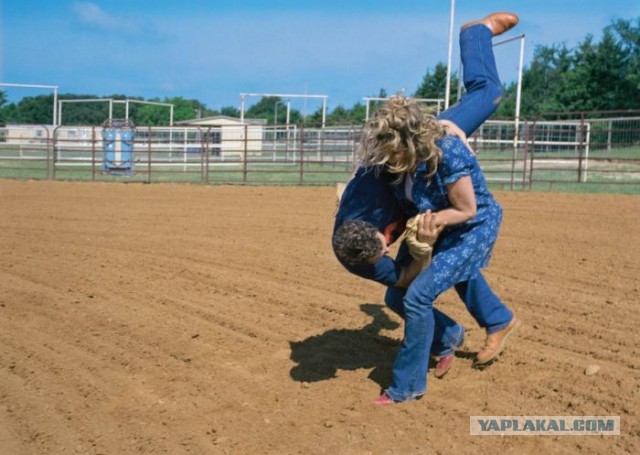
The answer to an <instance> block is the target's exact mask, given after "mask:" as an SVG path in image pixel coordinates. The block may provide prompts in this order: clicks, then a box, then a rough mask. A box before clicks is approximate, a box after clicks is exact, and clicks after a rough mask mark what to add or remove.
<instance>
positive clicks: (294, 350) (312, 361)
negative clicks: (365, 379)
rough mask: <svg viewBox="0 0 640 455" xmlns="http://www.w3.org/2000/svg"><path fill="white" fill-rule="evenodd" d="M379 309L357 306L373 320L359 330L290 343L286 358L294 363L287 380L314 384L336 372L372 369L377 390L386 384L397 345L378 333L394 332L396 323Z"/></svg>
mask: <svg viewBox="0 0 640 455" xmlns="http://www.w3.org/2000/svg"><path fill="white" fill-rule="evenodd" d="M383 308H384V306H383V305H376V304H371V303H363V304H361V305H360V309H361V310H362V311H363V312H364V313H365V314H367V315H369V316H371V317H372V318H373V320H372V321H371V322H370V323H369V324H367V325H366V326H364V327H362V328H360V329H332V330H328V331H326V332H325V333H322V334H320V335H315V336H312V337H309V338H307V339H306V340H303V341H292V342H290V343H289V344H290V346H291V356H290V358H291V360H293V361H294V362H296V363H297V364H298V365H296V366H294V367H293V368H292V369H291V372H290V374H291V377H292V378H293V379H294V380H295V381H300V382H317V381H324V380H327V379H331V378H334V377H335V376H336V373H337V371H338V370H357V369H360V368H374V370H373V371H372V372H371V373H370V374H369V378H370V379H371V380H372V381H374V382H376V383H378V384H380V385H381V387H382V386H383V384H388V383H389V380H390V377H391V366H392V364H393V359H394V357H395V355H396V352H397V350H398V347H399V345H400V342H399V341H398V340H395V339H393V338H389V337H387V336H384V335H380V331H381V330H394V329H397V328H398V327H399V324H398V323H397V322H395V321H393V320H391V318H389V316H388V315H387V314H386V313H385V312H384V311H383Z"/></svg>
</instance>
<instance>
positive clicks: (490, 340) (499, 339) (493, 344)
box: [473, 314, 520, 367]
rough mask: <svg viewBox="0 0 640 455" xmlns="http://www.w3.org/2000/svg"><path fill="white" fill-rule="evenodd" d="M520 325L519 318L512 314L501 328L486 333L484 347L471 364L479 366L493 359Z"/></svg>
mask: <svg viewBox="0 0 640 455" xmlns="http://www.w3.org/2000/svg"><path fill="white" fill-rule="evenodd" d="M519 326H520V320H519V319H518V318H516V315H515V314H514V315H513V318H512V319H511V322H510V323H509V325H508V326H506V327H505V328H504V329H502V330H498V331H497V332H494V333H492V334H489V335H487V339H486V341H485V342H484V347H483V348H482V349H481V350H480V352H478V354H477V355H476V360H475V362H473V366H475V367H481V366H483V365H486V364H488V363H490V362H491V361H492V360H495V358H496V357H498V355H500V353H501V352H502V350H503V349H504V345H505V344H506V342H507V339H508V338H509V337H510V336H511V334H512V333H513V332H515V330H516V329H517V328H518V327H519Z"/></svg>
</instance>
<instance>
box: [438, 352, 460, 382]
mask: <svg viewBox="0 0 640 455" xmlns="http://www.w3.org/2000/svg"><path fill="white" fill-rule="evenodd" d="M454 358H455V356H454V355H453V353H451V354H447V355H443V356H442V357H440V360H438V363H437V364H436V367H435V368H434V369H433V375H434V376H435V377H436V378H438V379H442V378H443V377H444V375H445V374H447V372H448V371H449V369H450V368H451V364H452V363H453V359H454Z"/></svg>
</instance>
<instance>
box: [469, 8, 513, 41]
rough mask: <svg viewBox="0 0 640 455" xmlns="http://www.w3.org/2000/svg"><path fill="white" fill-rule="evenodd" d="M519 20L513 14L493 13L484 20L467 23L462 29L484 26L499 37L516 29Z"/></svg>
mask: <svg viewBox="0 0 640 455" xmlns="http://www.w3.org/2000/svg"><path fill="white" fill-rule="evenodd" d="M519 20H520V19H519V18H518V16H517V15H516V14H513V13H493V14H489V15H488V16H487V17H485V18H484V19H479V20H477V21H471V22H467V23H466V24H464V25H463V26H462V27H461V29H465V28H467V27H471V26H472V25H476V24H484V25H486V26H487V27H489V29H490V30H491V33H493V36H498V35H502V34H503V33H504V32H506V31H507V30H510V29H512V28H513V27H515V26H516V24H517V23H518V21H519Z"/></svg>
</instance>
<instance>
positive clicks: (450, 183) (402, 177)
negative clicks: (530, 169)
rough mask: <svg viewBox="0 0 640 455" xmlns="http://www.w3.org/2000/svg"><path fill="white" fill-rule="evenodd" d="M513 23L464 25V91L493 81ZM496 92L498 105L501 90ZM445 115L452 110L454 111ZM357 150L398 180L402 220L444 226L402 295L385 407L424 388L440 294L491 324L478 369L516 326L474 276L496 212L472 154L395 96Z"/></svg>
mask: <svg viewBox="0 0 640 455" xmlns="http://www.w3.org/2000/svg"><path fill="white" fill-rule="evenodd" d="M515 23H517V16H515V15H512V14H508V13H497V14H493V15H490V16H487V18H485V19H484V20H481V21H476V22H474V23H470V24H466V25H465V26H463V30H462V32H461V35H460V39H461V51H463V52H464V49H463V46H464V47H468V46H465V45H464V43H463V42H462V41H463V39H466V40H469V42H474V43H476V42H477V43H480V44H481V45H479V46H477V49H476V48H474V49H472V52H474V53H475V54H474V58H471V59H467V61H468V62H469V65H477V66H478V67H477V68H468V67H467V66H468V64H467V63H465V86H466V87H467V90H468V91H469V90H470V87H471V90H473V83H474V81H473V80H467V75H468V74H470V75H473V74H476V75H477V74H481V75H483V77H481V78H479V80H480V79H482V80H483V81H485V82H486V80H487V79H489V80H494V81H493V82H495V80H497V71H496V69H495V62H494V61H493V54H492V50H491V37H492V36H494V35H497V34H499V33H502V32H503V31H504V30H505V29H508V28H510V27H512V26H513V25H514V24H515ZM478 53H480V55H477V54H478ZM483 53H484V54H483ZM487 74H489V76H490V77H487ZM494 76H495V77H494ZM498 83H499V80H498ZM498 90H499V94H498V98H497V100H496V102H497V103H499V95H500V94H501V87H499V89H498ZM479 92H482V93H485V94H486V93H487V91H486V90H483V91H482V90H481V91H479ZM464 99H465V102H467V103H471V105H466V106H465V109H466V110H469V109H470V108H472V107H473V103H474V102H475V103H477V104H478V106H481V105H486V100H484V99H483V100H474V98H473V96H469V93H468V94H467V96H465V98H464ZM452 110H453V112H454V113H455V111H456V110H455V106H454V108H453V109H452ZM469 117H477V116H471V115H470V116H469ZM457 120H458V121H459V120H460V118H457ZM461 123H462V124H461ZM456 124H457V125H458V126H460V127H461V128H462V129H463V130H465V131H469V130H471V131H473V130H474V129H475V127H473V126H470V125H464V124H463V122H457V123H456ZM476 127H477V126H476ZM363 148H364V151H365V162H366V163H368V164H370V165H384V166H386V169H387V170H388V171H390V172H391V173H394V174H396V175H397V176H398V178H397V179H396V184H395V185H394V190H395V191H396V193H397V196H398V198H399V199H400V200H401V201H403V203H404V205H405V207H406V209H407V212H408V213H407V214H408V215H409V216H411V215H413V214H416V213H423V212H426V211H427V210H430V211H431V212H432V213H433V214H434V215H435V217H436V223H438V224H444V225H446V226H447V228H446V229H445V230H444V231H443V232H442V234H441V236H440V239H439V240H438V242H437V243H436V245H435V247H434V252H433V259H432V262H431V264H430V265H429V266H428V267H427V268H425V269H424V270H423V271H422V272H421V273H420V274H419V275H418V276H417V277H416V278H415V279H414V281H413V282H412V283H411V285H410V286H409V288H408V289H407V291H406V294H404V300H403V306H404V311H405V335H404V340H403V343H402V346H401V348H400V351H399V353H398V355H397V357H396V360H395V362H394V366H393V378H392V384H391V386H390V387H389V388H388V389H387V390H386V391H385V392H384V393H383V394H382V395H381V396H380V397H379V398H378V400H376V404H379V405H386V404H392V403H394V402H401V401H407V400H412V399H416V398H419V397H420V396H422V395H423V394H424V393H425V391H426V387H427V385H426V377H427V367H428V354H429V350H430V347H431V343H432V340H433V333H434V318H433V302H434V301H435V299H436V298H437V297H438V295H440V294H441V293H443V292H445V291H446V290H448V289H450V288H452V287H455V288H456V291H457V292H458V293H459V294H460V295H461V297H463V300H464V302H465V304H466V305H467V308H468V309H469V311H470V312H471V313H472V314H473V313H476V314H478V313H484V314H485V316H486V318H485V319H490V320H492V321H493V323H492V324H491V325H489V326H488V327H486V330H487V334H488V336H487V340H486V343H485V346H484V347H483V349H481V350H480V352H479V353H478V355H477V358H476V364H477V365H486V364H488V363H489V362H490V361H492V360H493V359H495V357H496V356H497V355H498V354H499V353H500V351H501V350H502V348H503V346H504V342H505V341H506V339H507V338H508V336H509V335H510V334H511V333H512V332H513V329H514V328H515V327H516V325H517V322H518V321H517V320H516V318H515V316H514V315H513V313H512V312H511V311H510V310H509V309H508V308H507V307H506V306H505V305H504V304H503V303H502V302H501V301H500V299H499V298H498V297H497V296H496V295H495V294H494V293H493V291H491V289H490V287H489V285H488V284H487V283H486V281H485V280H484V278H483V276H482V274H481V272H480V269H482V268H484V267H486V266H487V265H488V262H489V259H490V257H491V253H492V250H493V246H494V244H495V241H496V239H497V236H498V230H499V227H500V222H501V220H502V209H501V207H500V206H499V205H498V203H497V202H496V201H495V200H494V198H493V196H492V195H491V193H490V192H489V190H488V188H487V184H486V181H485V179H484V176H483V174H482V171H481V169H480V167H479V165H478V162H477V160H476V157H475V155H474V154H473V152H472V151H471V150H470V149H469V148H468V146H467V145H466V143H465V142H464V141H463V140H462V139H460V138H459V137H457V136H453V135H447V134H446V130H445V128H444V127H443V126H442V125H441V124H440V123H439V122H438V121H437V119H436V118H434V117H433V116H431V115H428V114H426V113H425V112H423V111H422V109H421V108H420V106H419V105H418V104H417V103H416V102H415V101H413V100H410V99H407V98H404V97H396V98H393V99H392V100H390V101H389V102H388V103H387V104H386V105H385V106H383V107H382V108H381V109H380V110H379V111H378V112H377V113H376V116H375V117H374V118H373V119H372V120H371V121H370V122H369V123H368V124H367V126H366V128H365V132H364V137H363Z"/></svg>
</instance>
